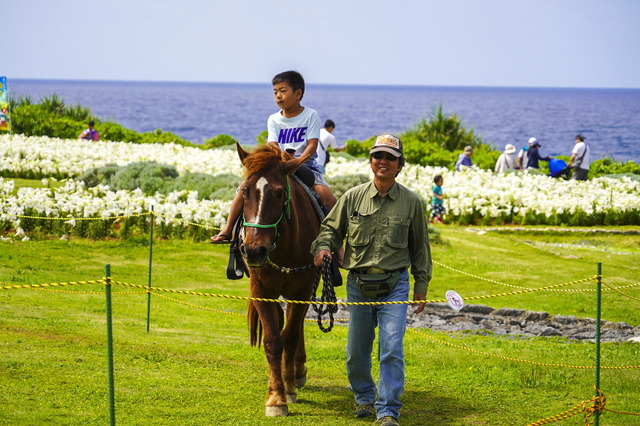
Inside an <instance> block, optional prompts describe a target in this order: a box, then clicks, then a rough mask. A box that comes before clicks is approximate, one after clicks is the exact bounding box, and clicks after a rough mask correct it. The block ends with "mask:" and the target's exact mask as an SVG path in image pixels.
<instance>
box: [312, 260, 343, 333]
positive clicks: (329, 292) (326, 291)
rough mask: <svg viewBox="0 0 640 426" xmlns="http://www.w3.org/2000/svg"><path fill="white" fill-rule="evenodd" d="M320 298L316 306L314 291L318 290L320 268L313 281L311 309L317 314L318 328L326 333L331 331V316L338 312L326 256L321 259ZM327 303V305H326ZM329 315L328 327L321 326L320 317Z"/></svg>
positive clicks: (329, 264)
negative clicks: (321, 282) (321, 283)
mask: <svg viewBox="0 0 640 426" xmlns="http://www.w3.org/2000/svg"><path fill="white" fill-rule="evenodd" d="M322 281H323V286H322V296H320V303H318V304H316V303H314V302H316V291H317V290H318V284H320V268H318V274H317V275H316V279H315V286H314V287H313V293H312V294H311V302H312V303H311V307H313V310H314V311H315V312H316V313H317V314H318V327H320V330H322V331H323V332H324V333H328V332H330V331H331V329H333V314H335V313H336V312H338V305H337V304H335V302H337V301H338V299H337V298H336V291H335V288H334V286H333V277H332V276H331V259H330V258H329V256H327V255H326V254H325V255H324V257H323V258H322ZM327 302H329V303H330V304H329V303H327ZM326 314H329V326H328V327H325V326H324V325H322V316H323V315H326Z"/></svg>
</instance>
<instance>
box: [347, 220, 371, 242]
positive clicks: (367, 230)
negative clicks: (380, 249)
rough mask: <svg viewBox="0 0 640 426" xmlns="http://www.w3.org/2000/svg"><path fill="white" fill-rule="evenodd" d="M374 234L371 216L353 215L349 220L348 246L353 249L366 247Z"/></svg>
mask: <svg viewBox="0 0 640 426" xmlns="http://www.w3.org/2000/svg"><path fill="white" fill-rule="evenodd" d="M374 232H375V219H374V218H373V217H372V215H361V214H355V213H354V215H352V216H351V217H350V218H349V229H348V234H349V244H350V245H352V246H354V247H361V246H366V245H367V244H369V242H370V241H371V237H372V235H373V233H374Z"/></svg>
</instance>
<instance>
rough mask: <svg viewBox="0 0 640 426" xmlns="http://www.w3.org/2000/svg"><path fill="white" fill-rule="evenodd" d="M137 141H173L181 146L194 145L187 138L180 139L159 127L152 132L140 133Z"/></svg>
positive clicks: (164, 142) (162, 142) (160, 142)
mask: <svg viewBox="0 0 640 426" xmlns="http://www.w3.org/2000/svg"><path fill="white" fill-rule="evenodd" d="M138 143H159V144H166V143H175V144H178V145H182V146H195V145H194V144H192V143H191V142H189V141H188V140H185V139H182V138H181V137H180V136H178V135H175V134H173V133H171V132H163V131H162V130H160V129H156V130H155V131H153V132H146V133H140V138H139V139H138Z"/></svg>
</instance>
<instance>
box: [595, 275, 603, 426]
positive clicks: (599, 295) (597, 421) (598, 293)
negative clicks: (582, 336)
mask: <svg viewBox="0 0 640 426" xmlns="http://www.w3.org/2000/svg"><path fill="white" fill-rule="evenodd" d="M601 304H602V262H598V274H597V280H596V396H598V395H599V391H600V317H601V314H602V312H601ZM599 424H600V411H598V410H596V417H595V425H596V426H598V425H599Z"/></svg>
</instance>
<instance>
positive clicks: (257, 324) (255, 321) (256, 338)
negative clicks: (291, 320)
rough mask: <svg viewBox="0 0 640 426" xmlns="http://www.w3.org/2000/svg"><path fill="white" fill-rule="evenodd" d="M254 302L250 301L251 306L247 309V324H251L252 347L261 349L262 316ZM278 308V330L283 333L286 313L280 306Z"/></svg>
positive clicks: (250, 337)
mask: <svg viewBox="0 0 640 426" xmlns="http://www.w3.org/2000/svg"><path fill="white" fill-rule="evenodd" d="M254 303H255V302H254V301H253V300H250V301H249V306H248V309H247V322H248V323H249V341H250V342H251V346H258V347H260V343H261V342H262V322H261V321H260V316H259V315H258V310H257V309H256V306H255V305H254ZM276 306H277V307H278V329H279V330H280V331H282V328H283V327H284V311H283V310H282V307H281V306H280V305H276Z"/></svg>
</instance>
